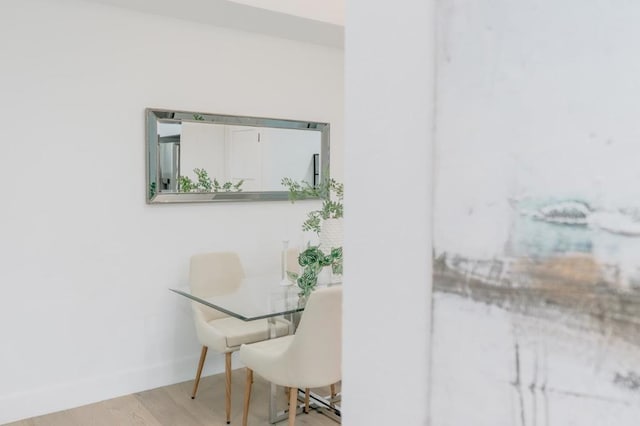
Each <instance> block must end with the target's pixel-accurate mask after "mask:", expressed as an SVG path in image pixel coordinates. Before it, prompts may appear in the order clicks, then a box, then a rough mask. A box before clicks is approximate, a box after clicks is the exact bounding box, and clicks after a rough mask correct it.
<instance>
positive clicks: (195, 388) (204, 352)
mask: <svg viewBox="0 0 640 426" xmlns="http://www.w3.org/2000/svg"><path fill="white" fill-rule="evenodd" d="M208 349H209V348H207V347H206V346H202V351H200V362H199V363H198V371H197V372H196V382H195V383H194V385H193V392H191V399H195V397H196V392H198V385H199V384H200V376H201V375H202V367H203V366H204V360H205V359H206V358H207V350H208Z"/></svg>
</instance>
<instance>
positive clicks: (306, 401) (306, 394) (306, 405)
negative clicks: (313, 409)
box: [304, 388, 309, 414]
mask: <svg viewBox="0 0 640 426" xmlns="http://www.w3.org/2000/svg"><path fill="white" fill-rule="evenodd" d="M304 413H305V414H309V388H305V390H304Z"/></svg>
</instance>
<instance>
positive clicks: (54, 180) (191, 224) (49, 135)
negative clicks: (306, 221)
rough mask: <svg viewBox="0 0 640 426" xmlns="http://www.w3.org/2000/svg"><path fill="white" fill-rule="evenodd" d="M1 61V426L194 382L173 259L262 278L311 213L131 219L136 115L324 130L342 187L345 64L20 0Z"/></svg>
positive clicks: (280, 209) (236, 208)
mask: <svg viewBox="0 0 640 426" xmlns="http://www.w3.org/2000/svg"><path fill="white" fill-rule="evenodd" d="M0 52H2V67H1V68H0V69H1V71H0V77H1V78H0V93H2V102H1V103H0V114H1V115H2V116H3V117H4V119H5V121H4V124H3V132H2V135H1V137H2V154H1V155H0V170H2V176H3V177H4V178H3V184H4V185H3V189H2V207H1V208H0V259H2V260H1V261H0V264H1V267H0V282H1V283H2V285H3V295H2V296H1V297H0V324H2V325H0V336H2V340H1V341H2V343H1V345H2V348H1V350H0V423H3V422H7V421H10V420H13V419H18V418H22V417H27V416H33V415H38V414H42V413H45V412H49V411H54V410H59V409H62V408H66V407H72V406H77V405H80V404H84V403H88V402H92V401H96V400H101V399H106V398H110V397H114V396H116V395H120V394H127V393H131V392H134V391H138V390H142V389H146V388H151V387H155V386H160V385H165V384H167V383H172V382H177V381H182V380H188V379H190V378H192V376H193V374H194V371H195V365H196V361H197V359H196V357H197V355H198V353H199V351H198V345H197V343H196V339H195V336H194V332H193V325H192V321H191V313H190V307H189V305H188V304H187V303H186V302H185V301H184V300H181V299H180V298H179V297H178V296H176V295H174V294H172V293H170V292H169V291H168V290H167V289H168V288H169V287H171V286H176V285H180V284H184V283H185V278H186V274H187V261H188V257H189V256H190V255H191V254H193V253H195V252H199V251H204V250H222V249H225V250H236V251H238V252H239V253H240V255H241V257H242V259H243V261H244V263H245V266H246V269H247V270H248V273H255V272H257V271H272V272H276V273H277V270H278V268H279V259H280V257H279V250H280V248H281V240H282V239H285V238H286V239H290V240H292V241H295V240H296V239H297V235H298V229H299V225H300V224H301V222H302V220H303V217H304V215H305V213H306V211H307V210H308V208H309V206H310V205H309V204H308V203H304V202H301V203H297V204H295V205H291V204H290V203H287V202H279V203H262V204H255V203H247V204H227V205H220V204H216V205H213V204H210V205H146V204H145V202H144V197H145V168H144V155H145V149H144V108H145V107H157V108H175V109H179V110H189V111H203V112H214V113H225V114H239V115H250V116H266V117H284V118H292V119H304V120H313V121H321V122H330V123H331V130H332V154H334V155H335V162H334V165H336V166H337V167H338V168H336V169H335V172H336V174H337V175H340V174H341V172H340V169H339V168H340V167H341V165H342V159H341V158H340V152H341V146H342V132H343V118H342V117H343V106H342V100H343V51H342V50H338V49H332V48H326V47H321V46H318V45H311V44H304V43H299V42H295V41H290V40H283V39H275V38H269V37H265V36H259V35H256V34H249V33H242V32H234V31H232V30H224V29H219V28H215V27H210V26H205V25H199V24H193V23H189V22H186V21H181V20H174V19H170V18H164V17H160V16H154V15H144V14H139V13H137V12H133V11H128V10H124V9H117V8H112V7H109V6H103V5H99V4H93V3H85V2H77V1H72V0H69V1H66V0H60V1H55V2H52V1H35V0H25V1H20V2H18V1H15V2H4V3H3V4H2V6H1V7H0ZM210 357H211V359H210V364H211V365H212V366H213V368H210V370H209V371H219V369H220V366H221V365H220V358H219V357H216V356H213V354H212V355H210Z"/></svg>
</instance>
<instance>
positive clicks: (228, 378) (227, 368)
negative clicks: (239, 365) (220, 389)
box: [224, 352, 231, 424]
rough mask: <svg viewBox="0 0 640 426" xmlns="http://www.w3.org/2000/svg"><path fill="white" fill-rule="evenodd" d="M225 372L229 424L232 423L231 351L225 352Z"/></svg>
mask: <svg viewBox="0 0 640 426" xmlns="http://www.w3.org/2000/svg"><path fill="white" fill-rule="evenodd" d="M224 372H225V376H226V377H225V378H226V383H225V384H226V386H225V388H226V389H225V402H226V409H227V424H229V423H231V352H227V353H226V354H224Z"/></svg>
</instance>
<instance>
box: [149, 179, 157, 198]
mask: <svg viewBox="0 0 640 426" xmlns="http://www.w3.org/2000/svg"><path fill="white" fill-rule="evenodd" d="M155 195H156V183H155V182H151V184H149V198H153V197H155Z"/></svg>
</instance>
